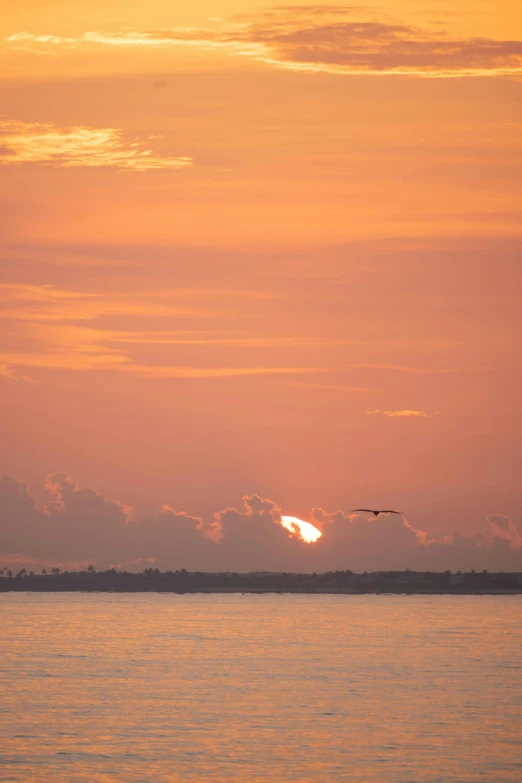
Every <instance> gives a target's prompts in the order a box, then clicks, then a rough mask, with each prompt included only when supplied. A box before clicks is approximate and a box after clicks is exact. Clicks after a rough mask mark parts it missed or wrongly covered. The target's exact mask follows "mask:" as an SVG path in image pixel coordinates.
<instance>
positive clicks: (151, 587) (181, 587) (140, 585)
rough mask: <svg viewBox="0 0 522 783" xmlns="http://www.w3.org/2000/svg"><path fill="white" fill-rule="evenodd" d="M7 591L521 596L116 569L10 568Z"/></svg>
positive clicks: (398, 580) (517, 580)
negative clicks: (39, 570)
mask: <svg viewBox="0 0 522 783" xmlns="http://www.w3.org/2000/svg"><path fill="white" fill-rule="evenodd" d="M8 591H27V592H29V591H36V592H60V591H91V592H93V591H97V592H172V593H198V592H206V593H211V592H252V593H264V592H276V593H355V594H359V593H427V594H430V593H431V594H433V593H436V594H442V593H452V594H459V593H465V594H466V593H468V594H469V593H506V592H507V593H522V574H510V573H489V572H488V571H481V572H475V571H473V570H472V571H470V572H466V573H462V572H460V571H458V572H457V573H451V572H450V571H444V572H442V573H439V572H430V571H411V570H409V569H407V570H406V571H377V572H372V573H368V572H364V573H361V574H356V573H353V571H350V570H346V571H328V572H326V573H322V574H316V573H313V574H299V573H286V572H282V573H279V572H268V571H267V572H253V573H236V572H225V573H209V572H203V571H190V572H189V571H187V570H185V569H184V568H182V569H179V570H177V571H160V569H159V568H146V569H145V570H144V571H141V572H138V573H137V572H131V571H123V570H120V569H118V568H109V569H107V570H102V571H97V570H96V569H95V567H94V566H93V565H90V566H88V568H86V569H85V570H84V571H66V570H63V571H62V570H61V569H60V568H59V567H53V568H51V569H50V571H49V572H48V571H47V569H45V568H44V569H43V570H42V571H41V572H40V573H38V574H37V573H35V572H34V571H27V569H25V568H22V569H20V570H19V571H18V572H17V573H14V572H13V570H12V568H11V567H10V566H5V567H4V568H1V569H0V592H8Z"/></svg>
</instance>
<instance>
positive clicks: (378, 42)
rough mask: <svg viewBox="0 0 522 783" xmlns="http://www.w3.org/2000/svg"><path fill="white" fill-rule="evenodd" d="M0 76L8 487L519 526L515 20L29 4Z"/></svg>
mask: <svg viewBox="0 0 522 783" xmlns="http://www.w3.org/2000/svg"><path fill="white" fill-rule="evenodd" d="M0 62H1V63H2V68H1V69H0V106H1V115H0V180H1V187H0V236H1V241H0V268H1V274H0V322H1V323H2V325H3V328H2V330H1V335H2V336H1V342H0V400H1V402H2V409H3V411H4V416H3V417H2V442H3V445H4V448H3V449H2V454H1V457H0V474H8V475H10V476H13V477H15V478H16V479H19V480H27V481H29V483H30V486H31V491H32V492H33V494H34V496H35V497H36V498H39V499H40V501H41V502H44V500H45V498H44V495H43V494H42V492H43V490H42V489H41V487H42V483H43V479H44V476H45V475H46V474H47V473H49V472H56V471H65V472H66V473H68V474H70V475H71V476H73V478H74V480H75V481H77V482H78V483H79V484H80V485H81V486H89V487H94V488H95V489H96V491H97V492H99V493H101V494H102V495H103V496H104V497H114V498H117V499H118V501H119V502H121V503H123V504H126V505H131V506H133V507H135V509H136V512H135V513H137V514H138V513H139V514H147V513H149V512H150V511H151V510H152V509H156V508H158V507H160V506H162V505H168V506H169V507H171V508H175V509H177V510H183V511H185V512H186V513H187V514H189V515H191V516H192V517H194V518H197V519H200V518H201V519H204V520H211V519H212V515H213V513H214V512H217V511H219V510H220V509H226V508H229V507H235V508H241V504H242V500H241V498H242V496H243V495H245V494H248V495H251V494H253V493H259V494H260V495H261V496H262V497H263V498H270V499H273V501H274V502H275V503H276V504H277V507H278V508H281V509H282V511H283V513H284V514H288V515H290V516H298V517H301V518H302V519H308V520H310V521H312V517H311V509H312V508H313V507H316V508H320V509H328V510H329V512H331V513H333V512H335V511H337V509H343V510H344V511H348V510H349V509H351V508H353V507H358V506H361V505H363V506H366V505H368V506H372V505H377V506H378V505H380V504H383V505H384V506H385V507H391V506H393V507H395V506H396V507H399V508H401V509H404V511H405V512H406V514H407V518H408V520H409V522H410V523H411V524H412V525H413V526H414V528H415V529H416V530H421V531H426V532H427V534H428V535H429V536H437V537H442V536H444V535H448V534H450V533H451V532H452V531H454V530H458V531H461V532H463V533H466V534H469V533H471V532H474V531H478V532H481V533H484V534H489V531H490V527H491V522H489V523H488V519H487V518H488V515H491V514H497V513H498V514H501V515H505V516H506V518H509V519H513V520H515V521H514V523H513V524H515V525H516V523H517V521H518V524H521V523H522V519H521V517H520V502H521V500H522V498H521V494H520V482H519V477H518V470H519V466H520V464H521V462H522V460H521V457H522V454H521V448H520V442H521V441H520V435H521V423H522V422H521V408H520V381H521V375H522V373H521V368H522V365H521V360H520V349H519V334H520V330H521V323H520V321H521V317H520V307H519V302H520V293H521V290H520V289H521V275H520V251H521V248H522V237H521V230H520V225H521V222H520V217H521V183H522V176H521V174H522V171H521V164H522V159H521V151H522V143H521V138H522V134H521V130H522V101H521V97H522V10H521V5H520V3H519V2H515V0H503V2H493V0H458V2H449V0H447V1H446V0H426V2H425V3H424V4H420V3H419V2H418V0H416V2H413V0H411V2H408V1H407V0H385V2H383V3H380V4H379V7H378V8H377V7H374V6H372V7H370V6H368V7H363V6H358V7H357V8H354V9H350V8H347V7H346V6H345V5H344V4H341V3H334V4H328V5H327V4H320V5H315V6H313V5H308V6H306V5H301V6H299V5H295V6H285V7H281V6H277V4H272V3H270V2H264V3H263V2H259V3H255V4H254V3H246V2H239V0H238V1H237V2H231V1H230V2H229V1H228V0H223V1H222V2H219V3H218V2H210V1H209V0H202V1H198V2H194V3H191V4H190V5H188V4H179V8H176V6H175V4H174V5H173V4H172V3H167V2H164V0H152V1H151V2H148V3H139V4H133V5H131V6H129V4H128V3H124V2H120V1H119V0H104V2H101V0H92V1H87V0H78V2H76V3H75V4H74V11H73V10H72V9H71V4H70V3H66V2H64V0H57V1H56V0H55V1H53V2H50V1H48V2H43V3H42V2H38V3H36V2H34V0H22V2H20V3H18V4H17V5H16V8H15V7H13V8H12V9H10V12H9V14H7V15H3V18H2V20H1V21H0ZM39 493H40V494H39ZM0 495H1V493H0ZM0 501H1V497H0ZM45 502H46V501H45ZM0 511H1V508H0ZM5 513H7V512H4V517H3V518H2V519H1V520H0V523H1V524H5V519H6V516H5ZM323 538H324V539H326V534H325V535H324V536H323ZM521 540H522V539H521ZM517 541H518V539H517V538H516V536H515V537H514V538H513V540H512V541H511V544H512V547H515V548H516V546H518V544H517V543H516V542H517ZM321 545H322V544H321ZM13 546H14V544H13ZM16 546H17V547H19V544H17V545H16ZM313 546H316V545H313ZM317 546H318V545H317ZM376 546H377V547H378V544H376ZM383 546H384V545H383ZM4 550H5V551H4ZM13 551H14V550H13V549H12V548H11V549H9V550H8V549H5V547H4V549H2V547H1V546H0V555H9V554H13ZM17 552H18V550H17ZM520 552H522V548H520ZM25 554H29V553H28V552H26V553H25ZM145 554H146V553H145ZM236 554H237V558H238V563H237V567H238V568H239V567H240V566H241V562H240V559H241V551H240V548H238V550H237V553H236ZM32 556H38V552H36V553H35V554H34V553H33V555H32ZM65 556H66V555H64V557H65ZM78 556H80V555H79V554H78ZM231 557H232V555H231ZM267 557H268V555H267ZM520 557H521V558H522V555H520ZM211 561H212V558H210V565H211V564H212V562H211ZM325 562H326V561H325ZM412 563H413V565H412V567H414V565H415V563H414V562H413V561H412ZM230 564H232V565H234V563H232V561H230V562H228V561H227V565H230ZM180 565H183V564H180ZM268 565H270V564H269V563H268ZM354 565H355V567H356V566H357V563H353V564H351V566H350V567H354ZM520 565H521V568H520V569H519V570H522V560H521V564H520ZM208 566H209V564H208V563H206V566H205V567H208Z"/></svg>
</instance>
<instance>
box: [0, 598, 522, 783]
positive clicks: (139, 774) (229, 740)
mask: <svg viewBox="0 0 522 783" xmlns="http://www.w3.org/2000/svg"><path fill="white" fill-rule="evenodd" d="M0 619H1V633H2V651H1V659H0V678H1V679H0V687H1V691H0V757H1V759H0V779H1V780H2V781H17V783H19V782H20V781H38V783H47V781H49V782H50V781H52V782H53V783H61V782H62V781H64V782H65V781H67V783H70V782H71V781H74V783H84V782H85V783H102V782H103V783H106V782H108V781H118V782H119V781H121V783H135V782H136V783H137V782H138V781H140V783H142V782H143V783H164V782H165V783H166V782H167V781H171V782H172V781H205V783H206V782H207V781H210V782H211V783H218V781H219V782H220V783H221V781H223V782H224V781H227V783H239V782H241V783H257V782H259V783H276V782H277V781H300V782H302V783H305V782H306V783H315V782H316V781H321V783H323V782H324V783H327V782H328V783H329V782H330V781H343V783H344V782H349V783H363V782H364V783H427V781H430V783H431V782H434V781H440V783H452V782H453V781H455V783H457V782H458V783H468V781H481V782H482V781H484V782H486V781H487V782H488V783H502V781H509V783H520V781H522V597H520V596H499V597H483V596H462V597H452V596H440V597H438V596H430V597H422V596H313V595H301V596H299V595H263V596H249V595H244V596H243V595H226V596H224V595H211V596H206V595H205V596H204V595H190V596H188V595H182V596H180V595H155V594H149V595H93V594H85V595H81V594H79V595H75V594H54V595H42V594H3V595H1V596H0Z"/></svg>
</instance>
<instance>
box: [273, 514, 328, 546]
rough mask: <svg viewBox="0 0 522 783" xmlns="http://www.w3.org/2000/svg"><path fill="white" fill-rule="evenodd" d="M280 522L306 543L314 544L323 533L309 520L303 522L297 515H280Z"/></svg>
mask: <svg viewBox="0 0 522 783" xmlns="http://www.w3.org/2000/svg"><path fill="white" fill-rule="evenodd" d="M281 524H282V525H283V527H284V528H286V529H287V530H289V531H290V533H293V535H296V534H297V535H298V536H299V538H301V539H302V540H303V541H305V542H306V543H307V544H315V542H316V541H318V540H319V539H320V538H321V536H322V535H323V534H322V533H321V531H320V530H318V529H317V528H316V527H314V526H313V525H311V524H310V522H304V521H303V520H302V519H298V518H297V517H281Z"/></svg>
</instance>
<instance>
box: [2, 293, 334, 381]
mask: <svg viewBox="0 0 522 783" xmlns="http://www.w3.org/2000/svg"><path fill="white" fill-rule="evenodd" d="M274 298H277V297H276V296H275V295H272V294H265V293H262V292H257V291H255V290H253V291H249V290H246V291H239V290H234V289H219V288H217V289H200V288H193V289H168V288H166V289H164V290H162V291H155V290H152V291H150V290H149V291H145V292H143V291H126V292H124V293H121V294H118V293H112V294H110V295H109V294H100V293H88V292H79V291H74V290H66V289H59V288H55V287H53V286H48V285H43V286H36V285H23V284H7V283H6V284H0V319H3V320H5V321H8V322H10V323H9V326H10V328H9V330H8V332H9V334H10V337H11V339H12V340H13V341H14V340H15V339H18V340H20V339H23V340H26V341H28V343H29V345H30V347H31V350H29V351H27V350H26V351H21V350H19V349H17V350H14V349H9V347H7V348H4V350H3V351H0V375H3V376H5V377H10V378H22V377H24V378H25V380H31V379H30V378H29V377H28V376H27V375H25V374H24V373H23V371H24V370H25V369H28V368H41V369H68V370H75V371H89V370H105V371H108V370H111V371H116V372H122V373H127V374H131V375H136V376H141V377H143V378H157V379H161V378H164V379H168V378H195V379H197V378H200V379H204V378H227V377H240V376H268V375H302V374H305V373H318V372H323V371H324V368H320V367H307V366H292V365H288V364H287V363H285V362H281V363H274V364H273V365H272V364H269V365H262V364H259V363H252V364H251V365H243V364H239V363H234V362H233V361H232V362H231V363H230V364H225V365H211V366H202V365H201V364H199V363H198V362H195V363H194V364H189V365H180V364H177V363H172V362H170V363H169V362H168V361H166V362H165V363H164V364H145V363H143V361H137V360H136V359H135V358H134V354H135V352H136V351H139V348H140V346H143V345H145V346H148V345H162V346H172V347H176V346H188V347H193V348H199V347H205V346H209V347H212V346H223V347H227V346H229V347H244V348H258V347H259V348H263V347H265V346H266V347H271V348H274V349H275V348H281V349H285V348H293V347H296V346H315V345H317V346H320V345H325V344H338V341H336V340H334V341H325V340H318V339H315V338H299V337H283V336H279V335H275V336H266V337H263V336H253V335H249V334H248V333H237V332H234V331H231V330H226V329H225V330H219V329H218V330H211V329H206V330H205V329H200V330H197V329H185V330H182V329H177V330H169V329H164V330H162V331H157V330H151V329H149V328H148V327H147V319H148V318H151V319H154V320H157V319H158V318H163V319H166V320H168V319H172V320H173V321H174V322H175V323H179V319H180V318H188V319H191V320H192V319H195V318H198V319H207V318H211V317H214V318H215V317H218V318H220V319H222V320H225V321H227V320H235V319H236V318H237V317H238V315H239V314H241V313H244V312H245V311H246V312H247V313H250V312H251V302H252V300H254V299H259V300H265V299H267V300H268V299H270V300H272V299H274ZM107 316H118V317H119V318H120V319H122V318H124V317H130V316H132V325H133V327H134V328H132V329H131V328H129V329H126V330H124V329H122V328H116V327H113V328H108V327H104V328H101V327H100V326H99V323H100V322H105V321H106V318H107ZM136 317H139V318H140V321H141V322H142V323H143V325H142V326H141V324H140V326H141V328H139V329H136V328H135V325H136V322H137V321H136ZM91 321H94V322H95V323H94V324H93V325H92V326H91V325H90V324H88V323H86V322H91ZM96 322H97V323H96ZM120 323H121V321H120ZM234 358H235V357H234Z"/></svg>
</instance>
